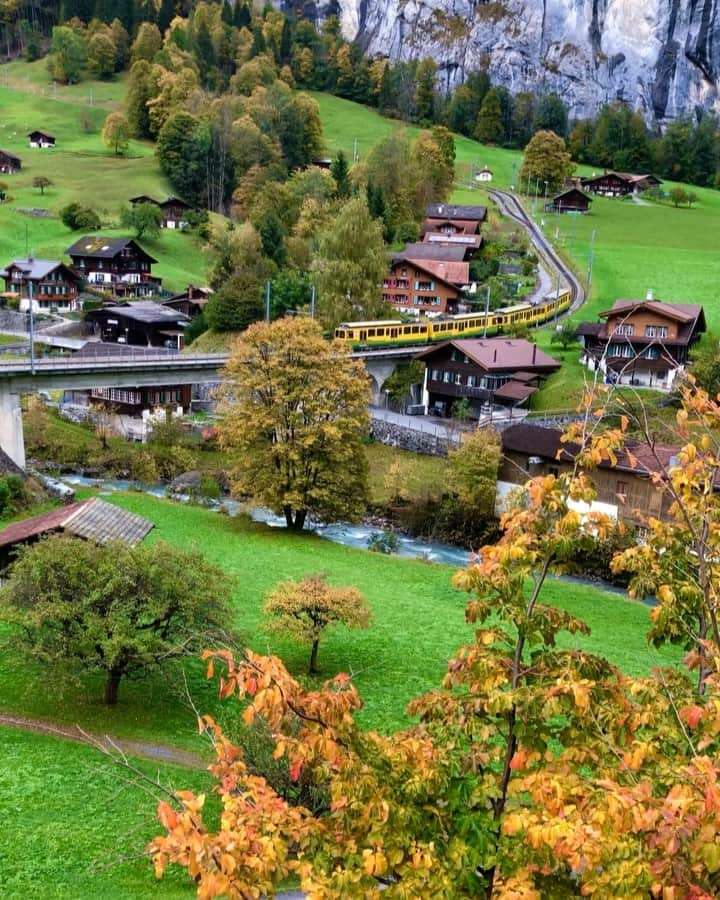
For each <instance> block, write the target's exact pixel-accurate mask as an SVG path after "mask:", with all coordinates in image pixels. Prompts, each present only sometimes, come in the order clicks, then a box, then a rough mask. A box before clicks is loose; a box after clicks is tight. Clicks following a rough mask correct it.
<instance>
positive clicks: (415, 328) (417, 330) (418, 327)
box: [410, 325, 420, 334]
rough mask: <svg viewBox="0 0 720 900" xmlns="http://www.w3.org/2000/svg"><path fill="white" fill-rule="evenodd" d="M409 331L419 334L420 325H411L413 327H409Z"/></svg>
mask: <svg viewBox="0 0 720 900" xmlns="http://www.w3.org/2000/svg"><path fill="white" fill-rule="evenodd" d="M410 333H411V334H420V326H419V325H413V327H412V328H411V329H410Z"/></svg>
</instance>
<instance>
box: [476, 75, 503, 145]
mask: <svg viewBox="0 0 720 900" xmlns="http://www.w3.org/2000/svg"><path fill="white" fill-rule="evenodd" d="M475 138H476V139H477V140H478V141H480V142H481V143H482V144H499V143H501V141H502V139H503V124H502V110H501V108H500V97H499V95H498V92H497V88H490V90H489V91H488V92H487V94H485V99H484V100H483V102H482V106H481V107H480V112H479V113H478V118H477V124H476V125H475Z"/></svg>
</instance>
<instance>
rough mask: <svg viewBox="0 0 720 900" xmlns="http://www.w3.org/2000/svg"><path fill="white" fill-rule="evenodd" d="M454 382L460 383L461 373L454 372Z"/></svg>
mask: <svg viewBox="0 0 720 900" xmlns="http://www.w3.org/2000/svg"><path fill="white" fill-rule="evenodd" d="M455 384H462V375H461V374H460V373H459V372H456V373H455Z"/></svg>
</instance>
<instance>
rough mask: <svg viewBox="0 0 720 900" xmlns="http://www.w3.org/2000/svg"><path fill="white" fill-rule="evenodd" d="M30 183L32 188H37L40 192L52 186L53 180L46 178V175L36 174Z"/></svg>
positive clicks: (42, 192)
mask: <svg viewBox="0 0 720 900" xmlns="http://www.w3.org/2000/svg"><path fill="white" fill-rule="evenodd" d="M32 183H33V187H34V188H39V190H40V193H41V194H44V193H45V188H49V187H52V185H53V184H54V182H53V180H52V179H51V178H48V177H47V175H36V176H35V177H34V178H33V182H32Z"/></svg>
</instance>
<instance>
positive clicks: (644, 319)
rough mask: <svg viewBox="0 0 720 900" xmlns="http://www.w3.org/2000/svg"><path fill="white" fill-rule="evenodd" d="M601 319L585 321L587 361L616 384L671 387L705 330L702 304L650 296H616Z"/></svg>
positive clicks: (582, 330)
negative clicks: (664, 300) (631, 298)
mask: <svg viewBox="0 0 720 900" xmlns="http://www.w3.org/2000/svg"><path fill="white" fill-rule="evenodd" d="M600 319H601V320H602V321H600V322H583V323H582V324H581V325H580V326H579V327H578V330H577V333H578V335H579V337H580V338H581V339H582V343H583V351H582V356H581V362H583V364H584V365H586V366H587V367H588V368H589V369H590V370H591V371H600V372H602V373H603V374H604V376H605V380H606V382H608V383H613V384H634V385H640V386H644V387H652V388H656V389H660V390H669V389H670V388H671V387H672V385H673V382H674V380H675V378H676V376H677V374H678V373H679V372H682V371H683V370H684V368H685V365H686V364H687V362H688V355H689V352H690V348H691V346H692V345H693V344H694V343H695V342H696V341H697V340H698V339H699V337H700V335H701V334H702V333H703V332H704V331H705V327H706V326H705V314H704V312H703V308H702V306H699V305H698V304H692V303H664V302H662V301H660V300H654V299H653V298H652V295H651V294H650V295H649V296H648V298H647V299H646V300H616V301H615V303H614V304H613V306H612V309H608V310H605V311H604V312H601V313H600Z"/></svg>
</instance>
